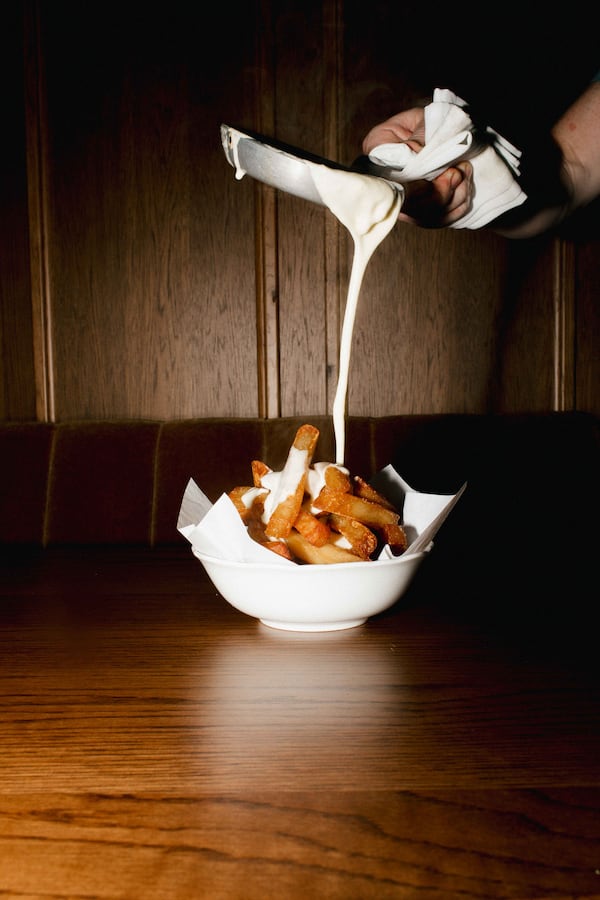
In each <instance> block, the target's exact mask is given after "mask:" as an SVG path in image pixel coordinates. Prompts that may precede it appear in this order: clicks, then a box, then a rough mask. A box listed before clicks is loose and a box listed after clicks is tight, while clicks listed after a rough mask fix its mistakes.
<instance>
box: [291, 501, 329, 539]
mask: <svg viewBox="0 0 600 900" xmlns="http://www.w3.org/2000/svg"><path fill="white" fill-rule="evenodd" d="M294 528H295V529H296V531H299V532H300V534H301V535H302V536H303V537H305V538H306V540H307V541H310V543H311V544H313V545H314V546H315V547H322V546H323V544H326V543H327V541H328V540H329V539H330V537H331V528H330V527H329V525H328V524H327V522H326V520H325V519H324V518H318V517H317V516H315V515H314V514H313V513H312V512H311V511H310V503H303V504H302V506H301V507H300V512H299V513H298V515H297V516H296V519H295V520H294Z"/></svg>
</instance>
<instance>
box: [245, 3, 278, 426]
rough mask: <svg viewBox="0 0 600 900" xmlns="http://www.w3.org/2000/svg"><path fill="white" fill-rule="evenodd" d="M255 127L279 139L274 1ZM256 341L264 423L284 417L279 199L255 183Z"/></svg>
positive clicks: (263, 9) (260, 48) (260, 41)
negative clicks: (282, 410) (280, 313)
mask: <svg viewBox="0 0 600 900" xmlns="http://www.w3.org/2000/svg"><path fill="white" fill-rule="evenodd" d="M256 40H257V43H256V53H257V72H258V79H257V88H256V115H257V118H256V122H255V123H249V124H250V125H253V126H254V128H253V130H257V131H258V132H259V133H260V134H264V135H266V136H269V135H273V134H274V133H275V72H274V65H275V63H274V35H273V10H272V5H271V0H261V2H260V27H258V28H257V29H256ZM254 195H255V200H256V229H255V234H256V329H257V332H256V337H257V379H258V412H259V415H260V416H261V417H263V418H276V417H277V416H279V415H280V414H281V391H280V371H279V271H278V266H277V255H278V244H277V196H276V191H275V189H274V188H272V187H270V186H268V185H266V184H260V183H259V182H256V183H255V185H254Z"/></svg>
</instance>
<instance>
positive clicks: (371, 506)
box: [313, 487, 400, 528]
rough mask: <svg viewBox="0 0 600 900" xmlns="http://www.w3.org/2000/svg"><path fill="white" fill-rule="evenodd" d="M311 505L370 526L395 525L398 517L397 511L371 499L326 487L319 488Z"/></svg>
mask: <svg viewBox="0 0 600 900" xmlns="http://www.w3.org/2000/svg"><path fill="white" fill-rule="evenodd" d="M313 506H315V507H316V508H317V509H321V510H323V512H330V513H339V514H340V515H342V516H348V517H349V518H350V519H358V521H359V522H362V523H363V524H364V525H368V526H369V527H371V528H373V527H374V528H381V526H382V525H396V524H397V523H398V521H399V519H400V516H399V515H398V513H397V512H395V511H394V510H391V509H387V508H386V507H384V506H382V505H381V504H379V503H373V502H372V501H371V500H365V499H364V498H363V497H357V496H355V495H354V494H341V493H340V492H339V491H332V490H331V488H328V487H324V488H323V489H322V490H321V492H320V494H319V496H318V497H317V498H316V500H315V501H314V503H313Z"/></svg>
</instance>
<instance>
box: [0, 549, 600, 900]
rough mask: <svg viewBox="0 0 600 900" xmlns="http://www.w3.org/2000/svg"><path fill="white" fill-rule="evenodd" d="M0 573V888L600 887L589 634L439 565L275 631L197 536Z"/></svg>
mask: <svg viewBox="0 0 600 900" xmlns="http://www.w3.org/2000/svg"><path fill="white" fill-rule="evenodd" d="M0 582H1V584H0V611H1V613H0V614H1V631H0V641H1V673H0V703H1V705H2V715H1V719H0V754H1V763H0V764H1V769H0V787H1V792H0V896H1V897H14V898H34V897H35V898H38V897H52V898H84V897H85V898H140V900H152V898H169V900H170V898H194V900H196V898H209V900H220V898H236V900H237V898H239V900H254V898H256V900H267V898H271V897H274V898H282V900H288V898H291V900H293V898H344V900H353V898H357V900H363V898H365V900H366V898H377V900H386V898H393V900H404V898H410V900H440V898H450V900H461V898H465V900H467V898H468V900H475V898H482V900H492V898H521V900H535V898H544V900H550V898H553V900H556V898H563V900H566V898H575V897H577V898H591V897H596V898H598V897H600V778H599V776H600V728H599V716H598V713H599V704H598V700H599V697H600V691H599V682H600V679H599V677H598V666H597V663H596V659H595V655H594V654H593V653H591V654H590V653H589V651H588V650H587V649H585V647H587V646H588V642H587V641H584V640H582V644H581V647H579V646H578V645H576V644H574V642H573V638H569V639H568V640H567V639H565V641H564V646H562V645H561V641H560V640H559V639H558V637H557V636H556V635H554V639H553V640H550V639H546V638H545V637H544V636H542V635H539V640H537V641H536V640H532V639H531V636H529V637H525V636H524V635H523V634H522V633H521V632H520V630H519V627H518V623H517V622H515V624H514V628H512V629H511V628H509V627H506V628H504V627H503V628H499V627H498V625H497V623H493V622H489V621H486V619H485V617H484V616H476V615H468V614H466V613H465V612H464V611H463V612H462V613H454V612H453V611H452V604H449V603H448V597H447V596H445V592H444V591H442V590H439V591H436V590H434V589H433V587H432V585H433V584H434V582H432V580H431V579H428V577H427V575H426V574H424V575H423V576H418V578H417V581H416V582H415V585H414V588H413V589H411V591H410V592H409V594H408V595H407V596H406V598H405V600H404V601H403V602H401V603H400V604H397V606H396V607H395V608H394V609H393V610H391V611H390V612H389V613H387V614H384V615H382V616H380V617H378V618H376V619H373V620H370V621H369V622H368V623H367V624H366V625H364V626H362V627H360V628H357V629H353V630H350V631H346V632H337V633H329V634H317V635H306V634H294V633H285V632H277V631H274V630H270V629H268V628H266V627H264V626H262V625H260V623H258V622H256V621H255V620H253V619H250V618H248V617H246V616H244V615H242V614H241V613H238V612H237V611H235V610H234V609H232V608H231V607H229V606H228V605H227V604H226V603H225V602H224V601H223V600H222V599H221V598H220V597H219V596H218V595H217V594H216V592H215V590H214V588H213V587H212V585H211V584H210V583H209V582H208V580H207V578H206V576H205V575H204V571H203V569H202V567H201V566H200V564H199V563H198V562H196V560H194V558H193V557H192V556H191V553H190V552H189V550H188V548H187V545H186V546H185V547H181V548H179V547H176V548H171V549H161V550H148V549H143V548H138V549H126V548H121V549H119V548H102V549H101V548H98V549H81V550H78V551H77V550H75V551H74V550H66V549H65V550H60V549H56V550H54V551H47V552H46V553H45V554H43V555H41V556H40V558H39V559H37V558H36V559H31V558H28V557H27V556H26V557H25V558H22V557H21V556H20V555H19V554H16V555H13V556H12V558H11V559H10V560H9V561H8V562H6V561H5V563H4V565H3V568H2V571H1V573H0ZM582 637H584V636H582ZM561 646H562V649H561Z"/></svg>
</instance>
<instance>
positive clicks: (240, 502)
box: [227, 486, 264, 525]
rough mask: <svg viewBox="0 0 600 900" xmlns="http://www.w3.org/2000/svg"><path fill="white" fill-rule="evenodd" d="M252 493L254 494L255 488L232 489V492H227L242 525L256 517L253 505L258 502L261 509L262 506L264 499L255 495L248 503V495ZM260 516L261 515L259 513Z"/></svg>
mask: <svg viewBox="0 0 600 900" xmlns="http://www.w3.org/2000/svg"><path fill="white" fill-rule="evenodd" d="M249 492H252V493H253V494H256V488H255V487H253V486H252V487H250V486H245V487H234V488H233V490H231V491H229V493H228V495H227V496H228V497H229V499H230V500H231V502H232V503H233V505H234V506H235V508H236V509H237V511H238V512H239V514H240V518H241V520H242V522H243V523H244V525H247V524H248V522H249V520H250V519H251V518H252V517H253V516H255V515H256V510H255V509H254V510H253V507H254V505H255V504H256V503H257V502H258V501H259V500H260V507H261V509H262V508H263V506H264V497H262V496H261V497H257V496H256V495H255V496H254V497H253V498H252V501H251V502H250V503H249V502H248V499H249V498H248V493H249ZM261 515H262V513H261Z"/></svg>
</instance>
